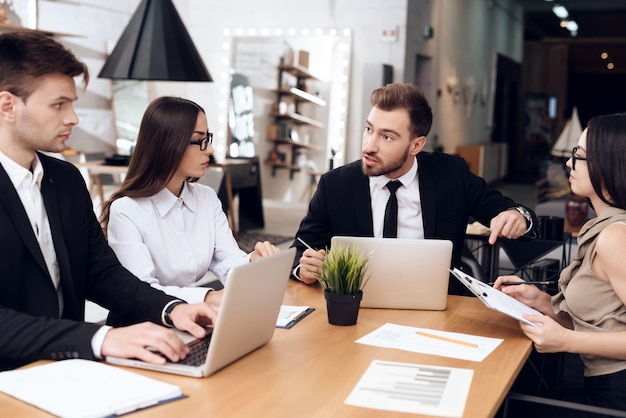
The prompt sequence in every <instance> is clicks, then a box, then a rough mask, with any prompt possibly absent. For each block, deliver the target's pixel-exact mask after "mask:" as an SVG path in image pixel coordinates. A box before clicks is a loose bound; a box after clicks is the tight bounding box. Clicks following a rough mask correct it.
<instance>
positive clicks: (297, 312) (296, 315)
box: [276, 305, 315, 329]
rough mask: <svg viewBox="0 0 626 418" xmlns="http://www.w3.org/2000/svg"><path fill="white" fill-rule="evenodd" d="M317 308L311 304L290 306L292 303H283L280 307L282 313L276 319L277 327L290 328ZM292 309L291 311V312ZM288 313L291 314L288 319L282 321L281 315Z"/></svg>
mask: <svg viewBox="0 0 626 418" xmlns="http://www.w3.org/2000/svg"><path fill="white" fill-rule="evenodd" d="M314 310H315V308H311V307H310V306H290V305H282V306H281V307H280V313H279V314H278V319H277V321H276V328H286V329H289V328H291V327H293V326H294V325H296V324H297V323H298V322H300V321H302V320H303V319H304V318H305V317H307V316H308V315H309V314H310V313H311V312H313V311H314ZM290 311H291V312H290ZM283 315H287V316H289V317H288V318H287V319H288V321H287V322H285V321H281V316H283Z"/></svg>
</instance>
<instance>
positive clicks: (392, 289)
mask: <svg viewBox="0 0 626 418" xmlns="http://www.w3.org/2000/svg"><path fill="white" fill-rule="evenodd" d="M352 243H355V244H356V245H357V246H358V247H359V249H360V251H361V254H369V253H371V255H370V261H369V263H368V267H367V274H368V276H369V279H368V281H367V282H366V283H365V285H364V288H363V299H362V300H361V307H362V308H386V309H420V310H444V309H446V302H447V298H448V282H449V277H450V270H449V269H450V263H451V261H452V242H451V241H448V240H439V239H400V238H371V237H343V236H336V237H333V238H332V239H331V244H330V247H331V249H332V247H333V246H335V245H337V244H344V245H346V244H347V245H351V244H352Z"/></svg>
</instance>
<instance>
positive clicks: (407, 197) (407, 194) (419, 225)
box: [369, 158, 424, 239]
mask: <svg viewBox="0 0 626 418" xmlns="http://www.w3.org/2000/svg"><path fill="white" fill-rule="evenodd" d="M417 170H418V167H417V160H416V159H415V158H413V166H411V169H410V170H409V171H408V172H407V173H406V174H404V175H403V176H401V177H400V178H398V179H397V180H400V182H401V183H402V186H400V188H398V191H396V197H397V199H398V238H413V239H415V238H424V221H423V219H422V202H421V198H420V189H419V177H418V176H417ZM391 180H394V179H390V178H389V177H386V176H376V177H370V178H369V185H370V196H371V204H372V220H373V223H374V236H375V237H382V236H383V225H384V219H385V207H386V206H387V201H388V200H389V195H390V193H389V190H388V189H387V187H385V186H386V185H387V183H389V182H390V181H391Z"/></svg>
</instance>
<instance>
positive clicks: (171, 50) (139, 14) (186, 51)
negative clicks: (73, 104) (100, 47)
mask: <svg viewBox="0 0 626 418" xmlns="http://www.w3.org/2000/svg"><path fill="white" fill-rule="evenodd" d="M98 77H101V78H112V79H119V80H162V81H213V79H212V78H211V75H210V74H209V71H208V70H207V69H206V67H205V66H204V63H203V62H202V59H201V58H200V54H198V50H196V47H195V46H194V44H193V42H192V40H191V37H190V36H189V34H188V33H187V29H185V25H184V24H183V21H182V20H181V19H180V16H179V15H178V13H177V12H176V8H175V7H174V5H173V4H172V2H171V0H142V2H141V4H139V7H138V8H137V11H135V14H134V15H133V17H132V18H131V19H130V22H129V23H128V27H127V28H126V29H125V30H124V33H122V36H121V37H120V39H119V40H118V41H117V45H116V46H115V49H114V50H113V52H112V53H111V55H110V57H109V59H108V60H107V61H106V63H105V64H104V67H102V71H100V74H99V75H98Z"/></svg>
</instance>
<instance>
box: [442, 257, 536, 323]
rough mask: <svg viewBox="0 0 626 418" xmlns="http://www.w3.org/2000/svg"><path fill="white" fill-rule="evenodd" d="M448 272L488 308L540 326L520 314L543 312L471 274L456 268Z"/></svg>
mask: <svg viewBox="0 0 626 418" xmlns="http://www.w3.org/2000/svg"><path fill="white" fill-rule="evenodd" d="M450 272H451V273H452V275H453V276H454V277H456V278H457V279H458V280H459V281H460V282H461V283H463V285H465V287H467V288H468V289H469V290H470V292H472V293H473V294H474V295H476V297H477V298H478V299H480V300H482V301H483V303H484V304H485V305H486V306H487V307H488V308H491V309H495V310H496V311H500V312H502V313H503V314H505V315H508V316H511V317H513V318H515V319H517V320H518V321H522V322H525V323H526V324H529V325H534V326H540V324H537V323H535V322H531V321H529V320H527V319H525V318H524V317H523V316H522V314H528V315H539V316H543V314H542V313H541V312H539V311H538V310H536V309H533V308H531V307H529V306H526V305H524V304H523V303H522V302H520V301H519V300H517V299H515V298H512V297H511V296H509V295H507V294H505V293H502V292H501V291H499V290H498V289H494V288H493V287H491V286H489V285H488V284H486V283H483V282H481V281H480V280H476V279H475V278H473V277H472V276H470V275H468V274H465V273H463V272H462V271H461V270H459V269H457V268H455V269H453V270H450Z"/></svg>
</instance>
